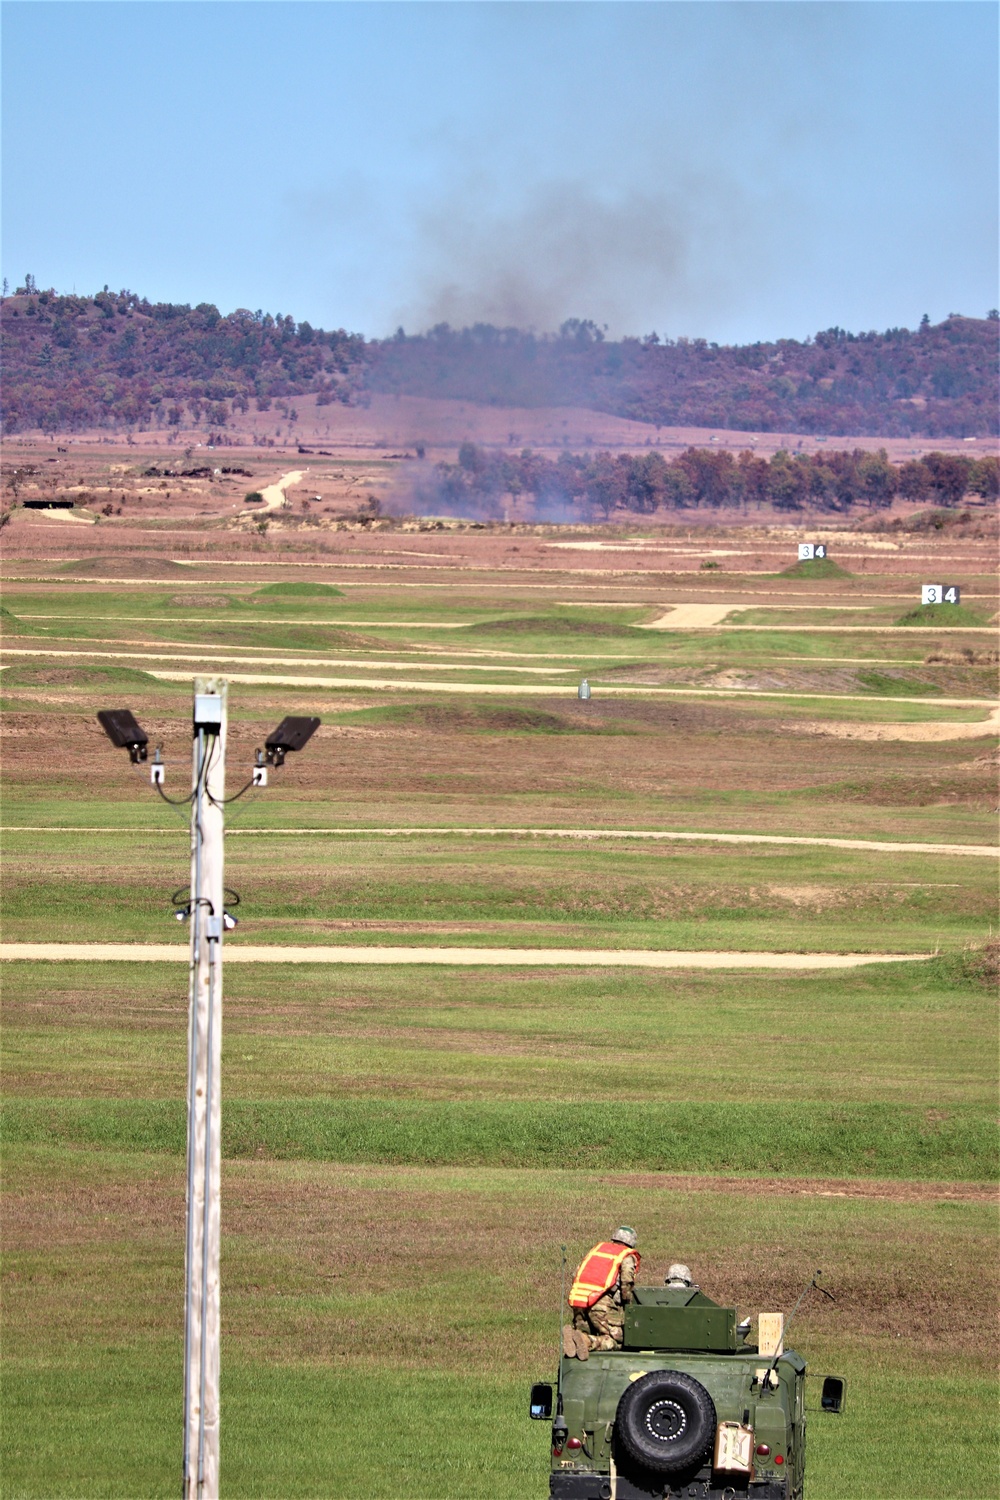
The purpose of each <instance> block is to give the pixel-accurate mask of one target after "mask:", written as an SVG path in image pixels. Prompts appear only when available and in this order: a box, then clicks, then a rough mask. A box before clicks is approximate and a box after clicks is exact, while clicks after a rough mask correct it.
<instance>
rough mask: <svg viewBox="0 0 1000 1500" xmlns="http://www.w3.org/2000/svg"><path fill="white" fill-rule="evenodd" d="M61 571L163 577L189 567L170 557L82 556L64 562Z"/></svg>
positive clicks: (116, 575) (83, 574)
mask: <svg viewBox="0 0 1000 1500" xmlns="http://www.w3.org/2000/svg"><path fill="white" fill-rule="evenodd" d="M59 571H60V572H61V573H76V574H79V575H81V576H82V577H86V576H87V575H88V574H90V575H93V576H96V577H98V578H163V577H169V576H170V575H171V574H178V573H187V572H188V569H187V568H185V567H184V565H183V564H182V563H175V562H173V561H172V560H171V559H170V558H169V557H81V558H78V559H77V560H76V561H75V562H68V563H63V565H62V567H61V568H60V569H59Z"/></svg>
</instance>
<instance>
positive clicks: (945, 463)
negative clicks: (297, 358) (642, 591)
mask: <svg viewBox="0 0 1000 1500" xmlns="http://www.w3.org/2000/svg"><path fill="white" fill-rule="evenodd" d="M998 491H1000V464H998V461H997V459H996V458H993V457H986V458H980V459H972V458H969V457H968V456H966V455H965V454H952V453H928V454H926V455H925V456H924V457H923V458H918V459H910V460H908V461H907V462H906V463H902V464H894V463H891V462H890V460H889V458H888V457H887V455H886V452H885V450H884V449H881V448H880V449H878V450H877V451H876V452H869V451H867V450H864V449H860V448H855V449H853V450H846V449H844V450H831V451H829V452H826V453H822V454H809V453H789V452H787V451H785V450H780V451H779V452H777V453H775V454H774V456H773V457H772V458H770V459H766V458H762V457H759V456H758V455H757V454H755V453H751V452H744V453H740V454H739V455H736V456H734V455H733V454H732V453H731V452H728V451H726V450H724V449H723V450H720V449H712V448H688V449H687V451H686V452H684V453H680V454H678V455H677V457H676V458H673V459H671V460H667V459H665V458H664V457H663V455H662V454H661V453H657V452H652V453H641V454H629V453H618V454H613V453H596V454H592V455H591V454H586V455H585V454H572V453H563V454H560V456H559V457H558V458H557V459H550V458H546V457H545V456H544V455H543V454H540V453H534V452H532V451H531V450H530V449H524V450H523V451H522V452H521V453H520V454H517V455H513V454H510V453H507V452H504V451H501V450H496V449H490V448H484V447H480V446H478V445H477V444H475V443H471V442H466V443H463V444H462V446H461V448H460V449H459V453H458V462H457V463H454V464H448V463H441V464H435V465H434V466H433V467H432V468H430V469H429V470H428V471H427V472H426V473H423V474H421V473H420V472H419V471H417V472H416V474H415V477H414V478H413V481H412V494H413V498H414V499H415V501H416V503H417V508H418V509H421V510H423V511H425V512H426V511H433V510H435V509H437V510H440V511H443V512H445V513H447V514H457V515H477V516H481V517H483V518H499V517H500V516H502V514H503V511H504V508H505V506H506V505H508V503H510V502H516V501H518V500H519V499H521V498H522V497H527V498H528V499H529V500H530V501H531V502H532V504H533V506H534V508H535V510H536V513H538V514H540V515H541V516H543V517H544V516H550V517H552V518H572V517H574V516H575V517H577V518H579V519H581V520H582V519H586V518H588V517H590V516H595V515H596V516H600V517H602V518H603V519H605V520H607V519H608V518H609V517H610V516H611V515H613V514H614V513H615V512H616V511H627V512H632V513H634V514H637V515H654V514H656V512H658V511H683V510H694V509H699V508H700V509H708V510H715V509H721V508H722V507H727V506H736V507H743V508H749V507H758V508H759V507H761V506H764V505H769V506H773V508H774V509H775V510H777V511H783V512H795V511H803V510H819V511H826V512H829V513H831V514H838V513H846V512H849V511H851V510H853V509H854V508H856V507H867V508H868V509H870V510H872V511H877V510H882V509H885V508H886V507H888V506H890V505H891V504H892V502H893V500H894V499H895V498H896V497H897V496H899V497H901V498H902V499H904V500H909V501H913V502H918V503H926V504H929V505H933V506H941V507H945V508H948V507H952V506H956V505H959V504H960V503H961V502H962V500H963V499H964V498H965V496H966V495H967V494H974V495H977V496H980V497H982V498H983V499H987V500H996V498H997V495H998Z"/></svg>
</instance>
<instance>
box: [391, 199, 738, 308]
mask: <svg viewBox="0 0 1000 1500" xmlns="http://www.w3.org/2000/svg"><path fill="white" fill-rule="evenodd" d="M498 197H500V198H502V195H492V196H491V195H489V194H485V193H483V192H482V191H481V190H480V191H478V192H477V191H466V190H463V191H456V192H455V193H454V194H453V195H452V196H449V197H448V198H447V199H446V200H444V201H440V202H438V203H436V204H434V205H433V206H432V207H429V208H426V209H425V210H423V211H422V212H421V213H420V214H419V215H418V220H417V227H418V251H417V266H416V280H417V285H418V291H417V293H416V294H415V296H414V298H413V300H412V302H411V303H410V305H409V306H407V307H405V308H403V309H401V311H400V317H399V321H400V322H401V323H403V324H404V326H408V327H410V328H413V327H420V328H427V327H431V326H433V325H434V324H437V323H450V324H451V325H452V326H453V327H459V328H460V327H465V326H470V325H472V324H473V323H477V322H482V323H492V324H495V325H496V326H498V327H517V328H534V329H536V330H540V331H550V330H552V329H555V328H557V327H558V326H559V325H560V324H561V323H562V322H564V321H565V320H566V319H567V318H570V317H573V316H577V315H579V314H580V309H581V308H582V309H585V310H586V315H587V316H588V317H591V318H593V319H594V320H595V321H596V322H598V323H602V324H605V325H607V326H608V327H609V328H610V329H611V331H612V333H619V332H628V333H635V332H644V331H646V329H647V327H648V324H649V321H650V319H651V316H657V317H659V318H660V319H661V326H669V327H670V328H671V329H672V330H673V331H675V332H690V331H692V330H693V329H695V328H696V326H697V324H698V323H699V320H700V319H702V318H703V317H704V316H706V315H707V314H708V312H709V311H710V310H711V311H718V309H719V307H720V305H722V306H724V305H725V304H726V303H728V302H729V301H731V300H732V297H733V295H734V293H735V291H736V286H735V272H734V269H733V268H734V267H735V266H736V265H737V264H738V265H739V266H740V270H741V274H742V275H743V276H746V275H747V274H748V271H752V267H751V265H750V262H752V260H753V255H752V252H751V249H750V244H751V241H752V238H753V228H754V224H753V221H754V219H755V217H756V211H755V210H752V209H751V206H750V205H749V204H748V203H747V202H746V201H745V200H744V197H743V195H742V194H741V193H740V192H739V190H738V189H737V188H736V187H735V186H734V185H733V184H731V183H725V184H723V183H720V182H719V181H718V180H716V181H715V182H714V183H712V184H709V183H707V182H706V181H703V180H700V179H697V178H696V179H692V180H688V181H685V182H684V183H682V184H681V183H678V184H677V185H675V186H672V187H666V188H650V189H648V190H640V189H636V188H630V189H628V190H626V191H624V192H620V193H619V194H617V195H615V196H610V195H602V194H601V193H599V192H597V191H595V190H594V189H592V188H590V187H588V186H586V185H584V184H583V183H580V182H575V181H566V182H549V183H545V184H539V185H538V186H536V187H534V188H532V189H531V190H530V191H529V192H528V193H527V194H526V196H525V197H524V198H523V199H522V201H521V203H520V205H519V206H516V207H514V208H512V209H511V210H509V211H508V212H504V211H503V210H500V209H498V208H497V207H496V202H497V198H498ZM653 310H657V311H656V312H655V313H654V312H653Z"/></svg>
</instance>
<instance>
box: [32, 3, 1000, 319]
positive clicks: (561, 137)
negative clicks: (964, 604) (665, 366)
mask: <svg viewBox="0 0 1000 1500" xmlns="http://www.w3.org/2000/svg"><path fill="white" fill-rule="evenodd" d="M996 51H997V12H996V8H995V7H994V6H990V5H986V4H979V3H971V0H970V3H967V0H944V3H939V0H927V3H914V0H899V3H881V0H871V3H865V4H850V3H828V0H806V3H799V0H788V3H778V4H774V3H769V0H755V3H753V4H744V3H728V0H718V3H712V4H708V3H700V0H699V3H684V0H676V3H671V4H659V3H648V4H645V3H642V4H632V3H628V0H622V3H616V4H606V3H602V0H596V3H593V4H577V3H572V0H570V3H559V4H549V3H544V0H539V3H532V4H522V3H517V0H513V3H509V4H493V3H490V0H484V3H481V4H479V3H476V4H471V3H462V0H458V3H448V4H438V3H434V0H421V3H419V4H386V3H379V0H372V3H367V4H352V3H343V4H337V5H316V4H309V3H298V0H284V3H280V4H278V3H272V0H260V3H255V4H248V3H240V0H233V3H227V4H217V3H211V0H203V3H201V4H198V5H190V4H176V3H172V0H161V3H159V4H156V5H149V4H140V3H133V0H122V3H115V4H110V3H102V0H88V3H87V4H75V3H63V0H51V3H46V4H45V5H38V4H24V3H12V4H8V5H7V6H6V7H5V30H4V52H3V65H4V72H5V76H4V89H3V106H4V135H3V139H4V151H5V161H4V200H5V201H4V210H5V215H4V219H5V222H4V257H5V264H4V272H5V274H6V275H7V276H8V277H9V278H10V282H11V285H17V284H18V283H19V282H21V281H22V280H23V278H24V275H25V272H26V271H31V272H33V273H34V275H35V277H36V279H37V281H38V284H39V285H40V286H56V287H59V288H60V289H65V290H67V291H69V290H71V289H74V288H76V289H78V290H80V291H95V290H97V289H98V288H100V287H101V286H103V285H104V284H105V283H108V284H109V285H111V286H112V287H114V288H119V287H132V288H140V289H141V290H142V292H143V293H144V294H145V295H147V296H149V297H150V298H151V299H152V300H156V301H171V302H181V303H183V302H189V303H191V304H192V305H196V304H198V303H201V302H213V303H215V304H216V305H217V306H219V307H222V308H226V309H230V308H234V307H246V308H251V309H255V308H258V307H264V308H270V309H272V310H278V309H281V310H284V309H287V308H292V309H294V311H295V315H296V317H297V318H306V319H308V320H309V321H310V322H311V323H312V324H313V325H316V326H322V327H327V328H330V327H333V328H337V327H345V328H348V329H353V330H357V331H361V332H364V333H365V334H367V335H369V336H382V335H386V334H390V333H391V332H392V330H393V328H394V326H395V324H396V323H397V322H399V321H402V322H403V323H404V325H405V326H407V327H409V328H410V330H411V331H413V330H414V329H417V328H420V327H422V326H427V325H428V324H433V323H434V322H435V321H438V320H441V319H446V320H448V321H449V322H452V323H455V324H462V323H465V322H474V321H477V320H483V321H492V322H498V323H506V322H515V323H519V324H522V325H524V324H527V325H533V326H534V327H536V328H538V329H540V330H545V329H553V328H555V327H557V326H558V325H559V323H560V322H561V321H562V320H563V319H564V318H566V317H577V318H584V319H588V318H589V319H593V320H594V321H595V322H597V323H602V324H603V323H608V324H609V325H610V328H611V332H612V333H623V332H627V333H636V334H643V333H646V332H648V331H650V330H651V329H654V328H655V329H656V330H657V331H658V332H660V333H661V334H662V333H668V334H670V335H672V336H677V335H680V334H685V335H688V336H692V337H697V336H703V337H705V338H707V339H710V340H718V341H719V342H722V343H748V342H754V341H756V340H758V339H764V340H768V339H775V338H789V337H791V338H802V337H805V336H807V335H810V334H812V333H814V332H815V331H816V330H817V329H822V328H829V327H831V326H833V325H835V324H836V325H839V326H841V327H847V328H852V329H866V328H886V327H888V326H895V325H901V326H906V327H914V326H915V324H916V323H917V321H918V320H919V318H920V316H921V314H922V313H924V312H927V313H928V314H929V315H930V317H931V319H932V321H933V322H938V321H940V320H941V319H942V318H944V317H946V316H947V315H948V314H949V313H952V312H962V313H965V314H969V315H975V316H980V317H981V316H983V314H984V313H985V311H986V309H987V308H989V307H994V306H996V305H997V303H998V301H1000V297H998V294H997V240H998V232H997V137H996V112H997V69H996ZM220 58H225V60H226V66H225V67H224V68H220V66H219V59H220ZM286 80H294V86H293V87H288V86H287V85H286ZM126 120H127V121H128V128H127V129H125V130H123V129H122V122H123V121H126ZM222 140H224V141H225V149H224V153H223V155H222V156H219V157H218V159H214V158H212V148H209V149H208V151H206V143H211V142H219V141H222ZM103 162H113V163H114V169H113V170H112V171H96V170H95V163H103ZM192 162H198V163H204V164H205V165H204V170H203V172H202V174H201V175H200V176H199V175H198V174H194V175H192V171H191V163H192ZM123 182H127V183H128V192H127V193H124V192H122V188H121V184H122V183H123ZM165 205H169V206H170V211H165Z"/></svg>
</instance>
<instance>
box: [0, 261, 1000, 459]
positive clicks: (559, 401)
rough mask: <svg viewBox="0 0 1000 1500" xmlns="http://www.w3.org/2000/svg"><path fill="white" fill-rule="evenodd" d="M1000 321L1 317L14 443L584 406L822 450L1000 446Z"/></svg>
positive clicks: (113, 310) (70, 299)
mask: <svg viewBox="0 0 1000 1500" xmlns="http://www.w3.org/2000/svg"><path fill="white" fill-rule="evenodd" d="M998 333H1000V318H998V317H997V315H996V314H995V313H991V314H990V315H989V317H987V318H965V317H960V316H958V315H955V316H952V317H949V318H946V319H945V320H944V322H942V323H938V324H931V323H929V322H928V321H927V320H926V319H925V320H924V321H923V322H922V323H921V325H920V327H919V328H918V329H917V330H916V331H911V330H909V329H906V328H892V329H889V330H887V331H886V332H885V333H861V334H851V333H846V332H844V330H843V329H840V328H832V329H828V330H827V331H826V332H825V333H818V334H816V336H815V337H814V338H812V339H807V340H806V341H804V342H798V341H796V340H794V339H781V340H779V341H778V342H777V343H773V344H750V345H743V346H726V345H722V346H720V345H717V344H711V343H707V342H706V341H705V340H704V339H677V340H661V339H659V338H658V337H657V335H656V334H650V335H647V337H645V338H642V339H638V338H626V339H621V340H618V341H613V340H609V339H606V338H605V336H604V334H603V333H602V331H601V330H600V329H599V328H597V327H596V325H595V324H593V323H590V322H586V321H579V320H575V319H574V320H571V321H570V322H568V323H565V324H563V326H562V328H561V329H560V330H559V332H558V333H556V334H549V335H536V334H532V333H524V332H521V331H519V330H517V329H500V328H493V327H491V326H489V325H485V324H477V325H476V326H475V327H473V328H470V329H463V330H461V331H458V330H454V329H451V328H449V327H448V326H447V325H441V326H439V327H437V328H433V329H431V330H430V331H429V332H428V333H426V334H419V335H412V336H410V335H406V334H405V333H403V332H402V330H400V331H399V332H398V333H397V334H396V336H395V337H394V338H391V339H384V340H371V341H366V340H365V339H364V338H363V337H362V336H361V335H360V334H350V333H346V332H345V331H344V330H343V329H337V330H336V331H334V332H329V333H328V332H324V331H323V330H322V329H315V328H312V327H311V326H310V324H309V323H296V322H295V320H294V319H293V318H292V317H290V316H282V315H281V314H278V315H277V316H275V317H272V316H271V314H269V313H262V312H259V311H258V312H249V311H248V310H246V309H244V308H241V309H238V310H237V311H236V312H234V313H230V314H229V315H228V316H226V317H223V316H222V315H221V314H220V313H219V311H218V309H217V308H216V307H213V306H212V305H211V304H209V303H201V304H199V305H198V306H197V307H194V308H192V307H189V306H187V305H186V304H185V305H180V304H173V303H150V302H148V301H146V300H145V299H144V298H141V297H138V296H137V295H136V294H135V293H134V292H127V291H122V292H119V293H117V294H116V293H111V292H108V291H107V290H105V291H103V292H99V293H98V294H97V295H96V296H94V297H77V296H60V295H57V293H56V292H54V291H38V290H37V288H36V287H35V286H34V284H33V282H32V281H31V278H28V279H27V281H26V285H25V286H24V287H19V288H18V289H17V291H16V293H15V294H14V296H12V297H6V298H4V299H3V302H2V346H3V347H2V354H3V366H4V428H5V431H7V432H17V431H24V430H27V429H33V428H41V429H42V430H43V431H49V432H57V431H71V430H73V429H79V428H86V427H111V428H121V427H123V426H124V427H133V428H137V429H138V428H148V427H150V426H160V427H167V426H176V427H180V426H187V427H190V426H192V425H194V426H200V425H204V426H205V427H208V428H211V427H217V428H224V427H225V426H227V425H229V424H230V423H232V422H233V420H234V415H235V416H236V417H238V415H239V414H241V413H244V412H246V411H248V410H249V409H250V407H251V404H253V406H254V407H255V408H256V409H257V410H261V411H266V410H267V409H268V408H269V406H270V405H271V403H272V402H274V401H281V400H283V399H286V398H288V397H293V396H299V395H305V394H316V393H318V395H319V400H320V403H321V404H324V403H330V402H335V401H341V402H346V403H354V402H357V401H359V400H364V399H365V395H366V393H367V392H371V391H378V392H385V393H399V394H406V395H420V396H437V397H450V398H455V399H461V400H466V401H475V402H480V403H483V404H486V405H491V406H499V407H507V406H527V407H537V406H553V405H555V406H582V407H588V408H591V409H592V410H595V411H602V412H607V413H610V414H613V415H616V416H623V417H631V418H634V419H636V420H639V421H643V422H649V423H655V424H656V425H658V426H699V427H716V428H719V429H720V430H722V429H727V428H728V429H735V430H737V431H747V432H749V431H759V432H788V433H814V434H817V435H823V434H829V435H847V434H852V435H858V436H861V435H867V436H884V437H894V436H908V435H913V436H920V437H926V438H938V437H967V436H985V435H988V434H993V433H996V432H997V430H998V420H997V415H998V414H997V389H998Z"/></svg>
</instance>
